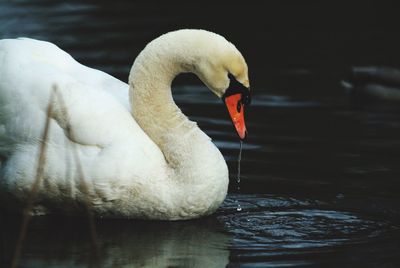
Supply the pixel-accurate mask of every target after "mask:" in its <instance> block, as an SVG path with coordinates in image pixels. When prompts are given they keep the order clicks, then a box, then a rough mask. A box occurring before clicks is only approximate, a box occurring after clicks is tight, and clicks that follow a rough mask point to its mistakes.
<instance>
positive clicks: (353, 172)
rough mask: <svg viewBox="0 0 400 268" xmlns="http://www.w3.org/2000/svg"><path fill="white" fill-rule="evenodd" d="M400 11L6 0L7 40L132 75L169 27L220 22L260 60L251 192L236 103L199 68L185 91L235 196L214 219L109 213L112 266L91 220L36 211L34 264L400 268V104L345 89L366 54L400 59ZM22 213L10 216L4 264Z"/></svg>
mask: <svg viewBox="0 0 400 268" xmlns="http://www.w3.org/2000/svg"><path fill="white" fill-rule="evenodd" d="M325 4H326V3H325ZM329 11H330V12H329ZM221 12H226V13H227V14H228V15H227V16H224V18H221V16H220V13H221ZM395 15H396V14H394V11H393V8H391V6H390V3H389V2H386V3H381V4H379V5H378V4H376V2H373V1H364V2H359V3H358V2H351V3H347V4H346V6H344V7H343V6H339V5H333V4H327V5H325V6H322V5H321V4H319V3H317V2H316V1H270V2H269V3H268V5H266V4H263V3H262V1H252V3H248V4H243V3H242V4H236V3H232V2H231V1H220V2H218V3H214V4H210V3H207V2H197V3H190V4H189V3H188V2H184V1H172V2H171V1H170V2H164V3H155V2H153V1H146V2H123V1H120V0H118V1H98V2H96V4H95V3H94V2H90V1H65V2H63V1H48V2H47V1H36V2H33V1H13V2H0V38H6V37H17V36H28V37H33V38H38V39H44V40H49V41H52V42H55V43H56V44H58V45H59V46H60V47H62V48H63V49H65V50H66V51H68V52H70V53H71V54H72V55H73V56H74V57H75V58H76V59H78V60H79V61H80V62H83V63H85V64H87V65H89V66H91V67H94V68H98V69H101V70H104V71H106V72H109V73H111V74H113V75H115V76H117V77H118V78H120V79H122V80H124V81H126V77H127V73H128V71H129V69H130V65H131V64H132V62H133V59H134V57H135V56H136V55H137V53H138V52H139V51H140V50H141V49H142V48H143V47H144V45H145V44H146V43H147V42H148V41H150V40H151V39H153V38H155V37H156V36H158V35H159V34H161V33H163V32H166V31H168V30H173V29H177V28H185V27H193V28H206V29H210V30H214V31H217V32H219V33H221V34H223V35H225V36H226V37H227V38H228V39H230V40H232V41H233V42H234V43H235V44H236V45H237V46H238V48H239V49H241V50H242V52H243V54H244V55H245V56H246V58H247V59H248V62H249V66H250V72H251V76H252V78H251V83H252V89H253V91H254V98H253V103H252V106H251V107H250V109H249V110H248V111H247V113H246V117H247V125H248V129H249V138H248V140H247V141H246V143H245V144H244V145H243V155H242V170H241V174H242V177H241V185H240V188H241V191H240V193H238V192H237V185H236V170H237V166H236V165H237V163H236V161H237V154H238V149H239V142H238V139H237V137H236V134H235V133H234V130H233V128H232V126H231V123H230V121H229V118H228V117H227V113H226V111H225V108H224V107H223V105H222V104H221V102H220V101H219V100H217V99H216V98H215V97H214V96H213V95H212V94H210V93H209V92H208V91H207V89H205V88H204V87H203V86H199V85H198V81H197V80H196V79H194V78H193V77H192V76H183V77H180V78H178V79H177V81H176V83H175V90H174V95H175V100H176V101H177V103H178V104H179V105H180V107H181V108H182V110H183V111H184V112H185V113H186V114H187V115H189V116H190V117H191V118H192V119H193V120H195V121H197V122H198V123H199V125H200V127H201V128H202V129H203V130H205V131H206V132H207V134H208V135H210V136H211V137H212V138H213V140H214V142H215V144H216V145H217V146H218V147H219V148H220V150H221V151H222V152H223V154H224V156H225V158H226V160H227V162H228V165H229V167H230V171H231V185H230V194H229V196H228V198H227V200H226V201H225V203H224V204H223V206H222V207H221V208H220V209H219V210H218V212H217V213H216V214H215V215H213V216H211V217H208V218H205V219H201V220H196V221H188V222H142V221H108V220H102V221H97V222H96V227H97V235H98V248H99V261H98V263H96V261H95V259H96V258H95V256H93V249H92V246H91V242H90V241H91V240H90V237H89V232H88V224H87V221H86V220H85V219H74V218H67V219H65V218H37V219H34V220H33V221H32V222H31V224H30V226H29V231H28V235H27V238H26V241H25V243H24V247H23V254H22V257H21V261H20V264H21V267H87V266H88V265H92V266H95V265H96V264H100V265H101V266H103V267H224V266H229V267H237V266H240V267H291V266H316V267H329V266H335V267H356V266H361V267H398V265H399V264H400V256H399V254H398V253H399V252H400V243H399V241H400V207H399V204H400V202H399V201H400V195H399V190H400V187H399V185H400V184H399V182H398V180H399V178H400V165H399V161H400V139H399V137H400V108H399V107H398V105H397V104H391V105H388V104H380V105H364V106H361V107H360V106H353V105H351V103H350V102H349V100H348V97H347V95H346V94H345V92H344V90H343V89H341V88H340V86H339V80H340V78H341V75H342V73H343V70H345V69H346V68H347V67H349V66H351V65H358V64H362V65H377V64H378V65H388V66H394V67H396V65H397V66H399V65H400V64H399V63H400V53H398V52H397V49H398V47H400V41H399V38H398V37H397V35H398V34H397V33H398V27H397V26H396V24H395V18H396V16H395ZM339 18H340V19H339ZM237 201H239V202H240V204H241V206H242V211H240V212H238V211H236V208H237ZM19 222H20V221H19V220H18V219H16V218H13V217H11V216H9V215H1V219H0V225H1V232H0V235H1V236H0V239H1V241H0V264H1V265H0V266H1V267H3V266H6V267H7V265H9V262H10V258H11V256H12V252H13V249H14V245H15V241H16V238H17V235H18V231H19V224H20V223H19Z"/></svg>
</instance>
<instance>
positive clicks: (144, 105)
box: [129, 41, 209, 165]
mask: <svg viewBox="0 0 400 268" xmlns="http://www.w3.org/2000/svg"><path fill="white" fill-rule="evenodd" d="M165 50H168V51H165ZM189 61H190V60H189V59H188V57H185V56H184V55H182V54H181V53H180V49H179V46H178V47H176V46H174V47H173V48H172V47H171V46H168V44H165V41H164V42H163V46H159V45H158V44H157V43H156V44H152V43H150V44H149V45H148V46H147V47H146V48H145V50H143V51H142V52H141V53H140V54H139V56H138V57H137V59H136V60H135V63H134V65H133V67H132V70H131V73H130V77H129V84H130V101H131V106H132V114H133V116H134V118H135V120H136V121H137V123H138V124H139V125H140V127H141V128H142V129H143V130H144V131H145V132H146V134H147V135H148V136H149V137H150V138H151V139H152V140H153V141H154V142H155V143H156V144H157V145H158V147H159V148H160V149H161V151H162V152H163V153H164V156H165V158H166V160H167V162H168V163H169V164H170V165H171V164H173V163H179V162H182V161H181V160H182V157H186V156H183V155H182V150H179V149H180V148H188V144H190V143H186V142H185V140H187V139H189V136H190V139H191V140H193V139H194V136H197V138H201V139H204V138H206V139H208V140H209V138H208V137H207V136H206V135H205V134H204V133H203V132H202V131H201V130H200V129H199V128H198V127H197V124H196V123H194V122H192V121H190V120H189V119H188V118H187V117H186V116H185V115H184V114H183V113H182V112H181V110H180V109H179V108H178V107H177V106H176V104H175V102H174V100H173V98H172V92H171V83H172V81H173V79H174V78H175V77H176V76H177V75H178V74H179V73H182V72H188V71H191V69H190V67H188V66H192V63H191V62H189ZM178 146H179V147H180V148H177V147H178ZM191 147H192V146H191Z"/></svg>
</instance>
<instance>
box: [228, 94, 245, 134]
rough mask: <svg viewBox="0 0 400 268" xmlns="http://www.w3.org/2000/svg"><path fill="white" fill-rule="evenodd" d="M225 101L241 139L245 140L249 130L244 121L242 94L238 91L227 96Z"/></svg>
mask: <svg viewBox="0 0 400 268" xmlns="http://www.w3.org/2000/svg"><path fill="white" fill-rule="evenodd" d="M224 101H225V105H226V107H227V108H228V112H229V115H230V116H231V119H232V123H233V125H234V126H235V128H236V131H237V133H238V135H239V137H240V139H241V140H244V139H245V138H246V136H247V130H246V124H245V122H244V105H243V102H242V94H240V93H237V94H233V95H230V96H227V97H226V98H225V100H224Z"/></svg>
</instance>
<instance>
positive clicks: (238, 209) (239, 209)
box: [236, 203, 242, 211]
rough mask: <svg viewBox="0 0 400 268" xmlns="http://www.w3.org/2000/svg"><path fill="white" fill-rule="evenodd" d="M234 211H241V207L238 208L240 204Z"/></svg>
mask: <svg viewBox="0 0 400 268" xmlns="http://www.w3.org/2000/svg"><path fill="white" fill-rule="evenodd" d="M236 210H237V211H242V207H241V206H240V204H239V203H238V205H237V208H236Z"/></svg>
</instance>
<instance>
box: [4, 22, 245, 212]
mask: <svg viewBox="0 0 400 268" xmlns="http://www.w3.org/2000/svg"><path fill="white" fill-rule="evenodd" d="M182 72H193V73H195V74H197V75H198V76H199V77H200V79H201V80H202V81H203V82H204V83H205V84H206V85H207V86H208V87H209V88H210V90H211V91H212V92H214V93H215V94H216V95H217V96H218V97H221V98H223V99H224V100H225V103H226V104H227V106H228V109H229V112H230V115H231V116H232V120H233V122H234V125H235V126H236V129H237V131H238V134H239V136H240V137H241V138H244V136H245V131H246V129H245V126H244V119H243V110H244V107H243V105H244V104H246V103H247V102H248V101H249V99H248V98H249V89H248V88H249V80H248V70H247V65H246V62H245V60H244V58H243V56H242V55H241V53H240V52H239V51H238V50H237V49H236V48H235V46H234V45H233V44H231V43H230V42H228V41H226V39H225V38H223V37H222V36H220V35H217V34H214V33H211V32H207V31H204V30H179V31H175V32H170V33H167V34H165V35H162V36H161V37H159V38H157V39H155V40H153V41H152V42H150V43H149V44H148V45H147V46H146V48H145V49H144V50H143V51H142V52H141V53H140V54H139V56H138V57H137V58H136V60H135V62H134V64H133V67H132V69H131V72H130V75H129V86H128V85H127V84H125V83H123V82H121V81H119V80H117V79H115V78H113V77H111V76H109V75H107V74H105V73H103V72H101V71H98V70H94V69H91V68H88V67H86V66H84V65H81V64H79V63H78V62H76V61H75V60H74V59H73V58H72V57H71V56H70V55H69V54H67V53H66V52H64V51H62V50H61V49H59V48H58V47H57V46H55V45H53V44H51V43H48V42H43V41H37V40H33V39H26V38H22V39H5V40H1V41H0V154H1V157H2V158H1V161H2V162H1V174H0V198H1V201H0V202H1V203H0V204H1V206H3V207H5V208H6V209H9V210H13V211H20V210H21V209H22V208H23V207H24V205H25V204H26V202H27V197H28V195H29V194H28V193H29V192H30V190H31V187H32V183H33V181H34V179H35V175H36V167H37V164H38V154H39V147H40V144H41V143H42V140H41V139H42V135H43V134H42V133H43V130H44V124H45V121H46V109H47V108H46V107H47V106H48V102H49V97H50V94H51V91H52V86H53V85H54V84H55V85H57V87H58V89H59V90H58V91H59V92H60V94H62V97H63V99H64V102H65V106H62V105H61V104H60V103H58V102H56V101H55V102H54V104H53V112H52V114H51V121H50V133H49V139H48V141H47V142H48V143H47V151H46V166H45V168H44V175H43V178H42V182H41V185H40V188H39V191H38V196H37V202H36V206H35V208H34V213H36V214H47V213H67V214H68V213H78V212H79V211H81V208H82V204H83V202H84V200H85V197H84V196H83V192H82V188H81V184H80V183H79V174H78V173H79V172H78V171H77V164H76V161H74V158H73V152H72V146H71V145H74V146H75V147H76V148H78V149H77V150H78V154H79V158H80V162H81V166H82V168H83V171H84V175H85V180H86V182H87V186H88V189H89V196H88V200H89V201H90V202H91V204H92V207H93V212H94V214H95V215H96V216H99V217H118V218H143V219H161V220H179V219H190V218H196V217H200V216H203V215H208V214H211V213H212V212H214V211H215V210H216V209H217V208H218V206H219V205H220V204H221V203H222V201H223V200H224V198H225V196H226V193H227V186H228V169H227V166H226V163H225V161H224V158H223V157H222V155H221V153H220V152H219V150H218V149H217V148H216V147H215V145H214V144H213V143H212V142H211V140H210V138H209V137H208V136H207V135H206V134H205V133H203V132H202V131H201V130H200V129H199V128H198V127H197V124H196V123H194V122H192V121H190V120H188V118H187V117H186V116H185V115H184V114H182V112H181V110H180V109H179V108H178V107H177V106H176V105H175V103H174V101H173V99H172V94H171V88H170V85H171V82H172V80H173V79H174V77H175V76H176V75H178V74H179V73H182ZM228 74H231V75H232V76H233V77H234V78H236V80H237V81H233V80H235V79H231V80H232V81H231V83H230V79H229V78H228ZM238 82H239V83H238ZM229 84H231V86H232V85H234V87H229ZM128 91H129V93H128ZM128 95H129V96H130V97H128ZM64 107H66V108H67V110H68V112H67V113H66V112H65V110H64ZM130 107H131V108H130ZM67 115H68V116H67ZM67 122H68V123H69V124H70V126H71V131H72V133H73V136H71V135H69V133H68V131H66V128H67V125H68V123H67Z"/></svg>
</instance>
